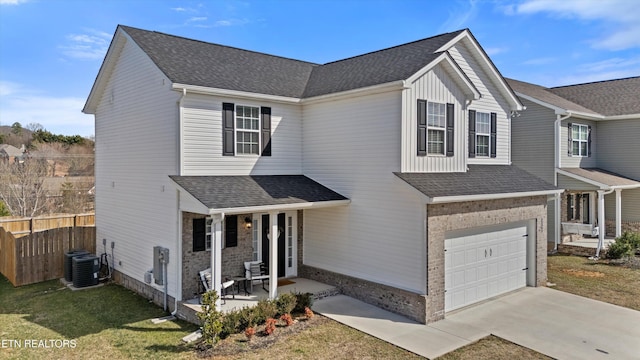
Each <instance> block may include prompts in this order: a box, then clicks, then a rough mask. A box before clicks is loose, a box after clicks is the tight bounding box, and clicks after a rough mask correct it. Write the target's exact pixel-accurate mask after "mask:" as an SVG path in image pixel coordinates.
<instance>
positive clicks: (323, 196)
mask: <svg viewBox="0 0 640 360" xmlns="http://www.w3.org/2000/svg"><path fill="white" fill-rule="evenodd" d="M169 177H170V178H171V180H173V181H174V182H175V183H176V184H178V185H179V186H180V187H181V188H183V189H184V190H185V191H186V192H188V193H189V194H191V195H192V196H193V197H194V198H196V199H197V200H198V201H200V202H201V203H202V204H203V205H205V206H206V207H207V208H208V209H216V210H220V209H225V210H227V209H233V208H247V207H264V206H273V205H289V204H305V203H318V202H329V201H348V199H347V198H346V197H344V196H342V195H340V194H338V193H337V192H335V191H333V190H331V189H329V188H327V187H325V186H323V185H321V184H319V183H317V182H315V181H313V180H311V179H310V178H308V177H306V176H304V175H258V176H249V175H246V176H169Z"/></svg>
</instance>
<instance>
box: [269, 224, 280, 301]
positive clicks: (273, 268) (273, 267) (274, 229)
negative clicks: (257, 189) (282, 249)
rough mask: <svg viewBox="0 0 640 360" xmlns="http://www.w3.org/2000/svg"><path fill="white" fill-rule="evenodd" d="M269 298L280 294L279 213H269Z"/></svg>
mask: <svg viewBox="0 0 640 360" xmlns="http://www.w3.org/2000/svg"><path fill="white" fill-rule="evenodd" d="M269 224H270V225H271V230H270V231H269V233H270V235H271V236H269V237H270V239H269V299H275V298H276V297H277V296H278V213H277V212H270V213H269Z"/></svg>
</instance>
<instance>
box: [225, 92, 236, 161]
mask: <svg viewBox="0 0 640 360" xmlns="http://www.w3.org/2000/svg"><path fill="white" fill-rule="evenodd" d="M233 110H234V109H233V104H231V103H223V104H222V155H223V156H233V155H235V144H234V131H233V130H234V122H235V121H234V118H233Z"/></svg>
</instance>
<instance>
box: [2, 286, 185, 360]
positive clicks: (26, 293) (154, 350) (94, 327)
mask: <svg viewBox="0 0 640 360" xmlns="http://www.w3.org/2000/svg"><path fill="white" fill-rule="evenodd" d="M164 315H166V314H165V313H164V312H163V311H162V309H160V308H158V307H157V306H155V305H153V304H150V303H149V302H148V301H147V300H146V299H144V298H142V297H140V296H137V295H135V294H133V293H132V292H131V291H128V290H126V289H124V288H122V287H120V286H117V285H113V284H110V285H105V286H102V287H99V288H94V289H87V290H80V291H71V290H69V289H67V288H65V287H63V286H62V285H61V284H60V282H59V281H57V280H52V281H47V282H43V283H39V284H33V285H27V286H22V287H18V288H14V287H13V286H12V285H11V283H9V281H8V280H7V279H6V278H5V277H4V276H0V341H2V340H4V343H1V342H0V358H12V359H14V358H16V359H69V358H82V359H120V358H154V359H164V358H167V359H169V358H171V359H174V358H178V359H181V358H192V357H193V352H192V350H191V349H190V348H189V347H186V346H184V345H182V344H181V338H182V337H183V336H185V335H187V334H189V333H191V332H192V331H194V330H195V329H197V327H196V326H195V325H192V324H189V323H186V322H182V321H169V322H165V323H162V324H159V325H154V324H153V323H151V321H150V319H152V318H156V317H161V316H164ZM65 339H66V340H75V345H76V346H75V348H72V347H71V344H72V343H68V345H65V344H64V343H62V340H65ZM30 340H38V341H41V340H44V343H40V342H38V343H35V344H34V342H32V341H30ZM51 341H54V342H53V343H52V342H51ZM18 343H19V344H20V345H21V347H18V346H17V345H18ZM47 345H48V347H44V346H47ZM56 346H62V347H60V348H59V347H56Z"/></svg>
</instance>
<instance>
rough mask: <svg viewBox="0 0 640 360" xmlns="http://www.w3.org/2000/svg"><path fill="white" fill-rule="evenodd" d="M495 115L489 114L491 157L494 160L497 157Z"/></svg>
mask: <svg viewBox="0 0 640 360" xmlns="http://www.w3.org/2000/svg"><path fill="white" fill-rule="evenodd" d="M496 117H497V116H496V113H491V157H492V158H494V157H496V156H497V155H498V153H497V149H498V147H497V143H496V138H497V136H496V133H497V131H498V129H497V127H498V124H497V122H498V121H497V118H496Z"/></svg>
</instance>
